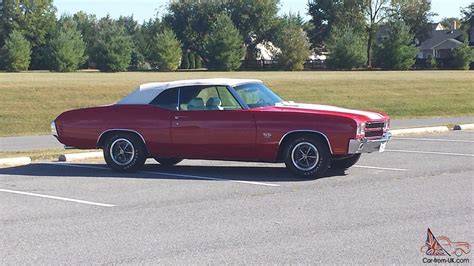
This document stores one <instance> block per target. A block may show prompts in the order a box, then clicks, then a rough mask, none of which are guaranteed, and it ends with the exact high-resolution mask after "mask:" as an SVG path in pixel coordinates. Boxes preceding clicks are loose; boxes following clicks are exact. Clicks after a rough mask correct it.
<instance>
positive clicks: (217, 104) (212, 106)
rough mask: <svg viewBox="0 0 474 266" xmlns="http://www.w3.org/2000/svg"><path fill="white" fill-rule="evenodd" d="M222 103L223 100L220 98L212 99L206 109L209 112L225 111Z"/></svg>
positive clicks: (207, 103) (208, 101)
mask: <svg viewBox="0 0 474 266" xmlns="http://www.w3.org/2000/svg"><path fill="white" fill-rule="evenodd" d="M221 105H222V101H221V99H219V97H212V98H209V100H207V102H206V109H207V110H224V108H222V106H221Z"/></svg>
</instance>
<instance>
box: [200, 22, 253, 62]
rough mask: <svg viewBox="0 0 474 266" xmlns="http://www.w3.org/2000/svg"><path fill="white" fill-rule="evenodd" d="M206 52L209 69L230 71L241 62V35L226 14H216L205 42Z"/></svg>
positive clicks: (242, 51) (242, 52)
mask: <svg viewBox="0 0 474 266" xmlns="http://www.w3.org/2000/svg"><path fill="white" fill-rule="evenodd" d="M206 53H207V57H208V58H209V67H210V68H211V69H216V70H225V71H232V70H236V69H238V68H239V67H240V65H241V64H242V59H243V57H244V56H245V47H244V46H243V40H242V36H241V35H240V33H239V30H238V29H237V28H236V27H235V26H234V23H233V22H232V20H231V19H230V17H229V16H228V15H227V14H225V13H221V14H219V15H218V16H217V19H216V22H215V23H214V25H213V26H212V29H211V33H210V35H209V37H208V39H207V42H206Z"/></svg>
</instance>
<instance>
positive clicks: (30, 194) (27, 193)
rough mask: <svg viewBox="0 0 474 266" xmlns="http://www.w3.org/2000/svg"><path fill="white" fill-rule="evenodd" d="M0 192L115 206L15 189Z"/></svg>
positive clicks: (108, 205) (101, 204)
mask: <svg viewBox="0 0 474 266" xmlns="http://www.w3.org/2000/svg"><path fill="white" fill-rule="evenodd" d="M0 192H6V193H13V194H20V195H27V196H33V197H40V198H46V199H54V200H62V201H70V202H76V203H82V204H88V205H95V206H101V207H115V205H112V204H105V203H98V202H92V201H86V200H78V199H71V198H64V197H56V196H50V195H43V194H36V193H30V192H23V191H16V190H9V189H0Z"/></svg>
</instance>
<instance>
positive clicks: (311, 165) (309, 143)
mask: <svg viewBox="0 0 474 266" xmlns="http://www.w3.org/2000/svg"><path fill="white" fill-rule="evenodd" d="M330 162H331V154H330V152H329V148H328V146H327V144H326V143H325V142H323V141H322V140H319V139H316V138H311V137H300V138H297V139H294V140H292V141H291V142H290V143H288V145H287V146H286V148H285V165H286V167H287V168H288V169H289V170H290V171H291V172H292V173H293V174H295V175H296V176H298V177H302V178H305V179H316V178H318V177H321V176H322V175H323V174H324V172H326V170H327V169H328V168H329V163H330Z"/></svg>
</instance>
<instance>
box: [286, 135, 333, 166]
mask: <svg viewBox="0 0 474 266" xmlns="http://www.w3.org/2000/svg"><path fill="white" fill-rule="evenodd" d="M302 136H311V137H316V138H318V139H320V140H322V141H323V142H324V143H326V145H327V147H328V149H329V152H330V153H331V155H332V154H333V152H332V148H331V142H330V141H329V138H328V137H327V136H326V134H324V133H322V132H320V131H315V130H292V131H289V132H287V133H285V135H283V137H281V139H280V142H279V143H278V155H277V161H282V160H283V153H284V150H285V146H286V145H287V143H288V142H290V141H291V140H293V139H295V138H298V137H302Z"/></svg>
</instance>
